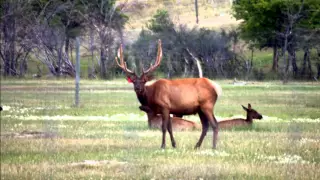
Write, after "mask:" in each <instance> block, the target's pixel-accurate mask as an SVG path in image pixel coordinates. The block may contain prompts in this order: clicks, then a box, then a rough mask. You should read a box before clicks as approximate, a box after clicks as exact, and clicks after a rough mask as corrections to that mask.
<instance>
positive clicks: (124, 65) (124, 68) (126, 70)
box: [115, 44, 135, 75]
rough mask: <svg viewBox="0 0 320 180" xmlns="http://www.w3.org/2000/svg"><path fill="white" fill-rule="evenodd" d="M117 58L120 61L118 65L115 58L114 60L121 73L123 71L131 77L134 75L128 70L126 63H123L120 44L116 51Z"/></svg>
mask: <svg viewBox="0 0 320 180" xmlns="http://www.w3.org/2000/svg"><path fill="white" fill-rule="evenodd" d="M118 57H119V59H120V63H119V61H118V58H117V56H116V58H115V60H116V62H117V65H118V66H119V67H120V68H121V69H122V70H123V71H125V72H126V73H128V74H131V75H134V74H135V73H134V72H132V71H131V70H130V69H128V67H127V63H126V62H124V60H123V53H122V44H120V47H119V49H118Z"/></svg>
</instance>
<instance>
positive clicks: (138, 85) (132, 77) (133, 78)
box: [115, 39, 162, 94]
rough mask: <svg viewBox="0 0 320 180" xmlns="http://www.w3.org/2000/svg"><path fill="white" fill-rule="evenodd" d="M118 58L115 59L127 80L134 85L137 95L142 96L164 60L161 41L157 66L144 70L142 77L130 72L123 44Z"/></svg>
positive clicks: (159, 41) (159, 42)
mask: <svg viewBox="0 0 320 180" xmlns="http://www.w3.org/2000/svg"><path fill="white" fill-rule="evenodd" d="M118 58H119V59H120V61H118ZM118 58H117V57H116V59H115V60H116V62H117V65H118V66H119V67H120V68H121V69H122V70H123V71H124V72H125V73H126V76H127V80H128V81H129V82H132V83H133V85H134V91H135V92H136V93H137V94H142V93H143V92H144V85H145V84H146V82H147V81H149V80H151V79H152V72H153V71H154V70H155V69H156V68H157V67H158V66H159V65H160V62H161V59H162V48H161V40H160V39H159V40H158V54H157V58H156V62H155V64H154V65H152V64H151V66H150V67H149V69H147V70H144V69H142V74H141V75H140V76H137V75H136V73H135V72H134V71H131V70H129V69H128V67H127V64H126V62H124V60H123V50H122V44H121V45H120V48H119V50H118Z"/></svg>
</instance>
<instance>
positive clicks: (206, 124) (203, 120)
mask: <svg viewBox="0 0 320 180" xmlns="http://www.w3.org/2000/svg"><path fill="white" fill-rule="evenodd" d="M198 114H199V117H200V121H201V124H202V132H201V135H200V138H199V141H198V142H197V144H196V146H195V147H194V148H195V149H197V148H199V147H200V146H201V144H202V141H203V139H204V137H205V136H206V135H207V132H208V128H209V122H208V119H207V117H206V116H205V115H204V113H203V112H201V111H200V112H199V113H198Z"/></svg>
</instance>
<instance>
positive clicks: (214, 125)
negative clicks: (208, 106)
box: [204, 110, 219, 149]
mask: <svg viewBox="0 0 320 180" xmlns="http://www.w3.org/2000/svg"><path fill="white" fill-rule="evenodd" d="M204 114H205V115H206V117H207V119H208V121H209V124H210V126H211V127H212V130H213V140H212V144H213V145H212V148H213V149H216V146H217V139H218V133H219V127H218V121H217V119H216V117H215V116H214V114H213V113H212V111H211V110H210V111H209V110H208V111H205V112H204Z"/></svg>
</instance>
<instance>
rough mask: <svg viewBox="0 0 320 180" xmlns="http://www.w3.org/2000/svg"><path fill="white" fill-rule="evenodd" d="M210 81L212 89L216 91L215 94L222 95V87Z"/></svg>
mask: <svg viewBox="0 0 320 180" xmlns="http://www.w3.org/2000/svg"><path fill="white" fill-rule="evenodd" d="M211 83H212V86H213V89H214V90H215V91H216V93H217V96H218V97H220V96H222V88H221V86H220V85H219V84H218V83H216V82H213V81H211Z"/></svg>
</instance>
